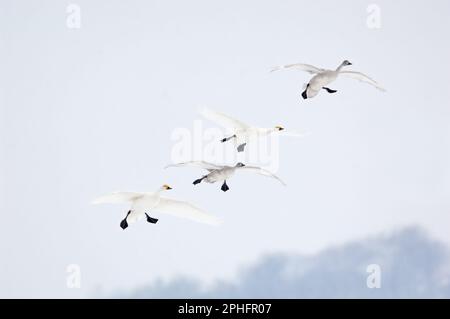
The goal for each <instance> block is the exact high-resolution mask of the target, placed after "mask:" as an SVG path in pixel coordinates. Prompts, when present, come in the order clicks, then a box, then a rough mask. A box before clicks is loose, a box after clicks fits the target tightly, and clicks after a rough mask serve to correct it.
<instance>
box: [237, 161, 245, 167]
mask: <svg viewBox="0 0 450 319" xmlns="http://www.w3.org/2000/svg"><path fill="white" fill-rule="evenodd" d="M244 166H245V164H244V163H241V162H239V163H237V164H236V167H244Z"/></svg>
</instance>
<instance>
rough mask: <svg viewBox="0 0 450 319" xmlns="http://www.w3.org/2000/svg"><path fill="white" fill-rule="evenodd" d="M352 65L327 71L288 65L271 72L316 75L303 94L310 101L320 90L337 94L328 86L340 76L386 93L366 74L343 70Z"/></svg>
mask: <svg viewBox="0 0 450 319" xmlns="http://www.w3.org/2000/svg"><path fill="white" fill-rule="evenodd" d="M347 65H352V64H351V63H350V62H349V61H347V60H345V61H344V62H342V63H341V65H339V67H338V68H337V69H336V70H326V69H320V68H317V67H315V66H312V65H309V64H302V63H297V64H288V65H284V66H279V67H276V68H273V69H272V70H271V72H274V71H278V70H282V69H298V70H302V71H306V72H308V73H310V74H314V77H313V78H312V79H311V80H310V81H309V83H308V84H307V85H306V89H305V91H304V92H303V93H302V97H303V98H304V99H310V98H312V97H315V96H316V95H317V94H318V93H319V92H320V90H322V89H323V90H326V91H327V92H328V93H336V92H337V91H336V90H332V89H330V88H328V87H327V86H328V85H329V84H330V83H332V82H334V81H335V80H336V79H337V78H338V76H341V75H343V76H347V77H350V78H352V79H355V80H359V81H362V82H365V83H368V84H371V85H373V86H374V87H376V88H377V89H379V90H381V91H385V89H384V88H383V87H381V86H380V85H379V84H378V83H377V82H376V81H374V80H373V79H371V78H370V77H368V76H367V75H365V74H362V73H360V72H355V71H344V70H342V69H343V68H344V67H345V66H347Z"/></svg>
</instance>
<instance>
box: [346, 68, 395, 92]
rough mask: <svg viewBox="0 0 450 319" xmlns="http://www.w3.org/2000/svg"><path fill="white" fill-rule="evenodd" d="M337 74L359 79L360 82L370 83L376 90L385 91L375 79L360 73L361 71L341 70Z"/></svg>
mask: <svg viewBox="0 0 450 319" xmlns="http://www.w3.org/2000/svg"><path fill="white" fill-rule="evenodd" d="M339 75H345V76H347V77H349V78H352V79H355V80H358V81H361V82H365V83H368V84H370V85H373V86H374V87H376V88H377V89H378V90H380V91H383V92H385V91H386V90H385V89H384V88H383V87H382V86H381V85H380V84H378V83H377V82H376V81H375V80H373V79H371V78H370V77H368V76H367V75H365V74H363V73H361V72H355V71H341V72H339Z"/></svg>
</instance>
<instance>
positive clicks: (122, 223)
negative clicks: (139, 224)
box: [120, 210, 131, 229]
mask: <svg viewBox="0 0 450 319" xmlns="http://www.w3.org/2000/svg"><path fill="white" fill-rule="evenodd" d="M130 214H131V210H129V211H128V213H127V216H126V217H125V219H124V220H122V221H121V222H120V228H122V229H125V228H127V227H128V223H127V218H128V215H130Z"/></svg>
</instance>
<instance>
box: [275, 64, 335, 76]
mask: <svg viewBox="0 0 450 319" xmlns="http://www.w3.org/2000/svg"><path fill="white" fill-rule="evenodd" d="M284 69H296V70H300V71H305V72H308V73H310V74H318V73H322V72H324V71H326V70H325V69H320V68H317V67H315V66H313V65H310V64H303V63H295V64H287V65H282V66H277V67H274V68H273V69H272V70H271V71H270V72H275V71H279V70H284Z"/></svg>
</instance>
